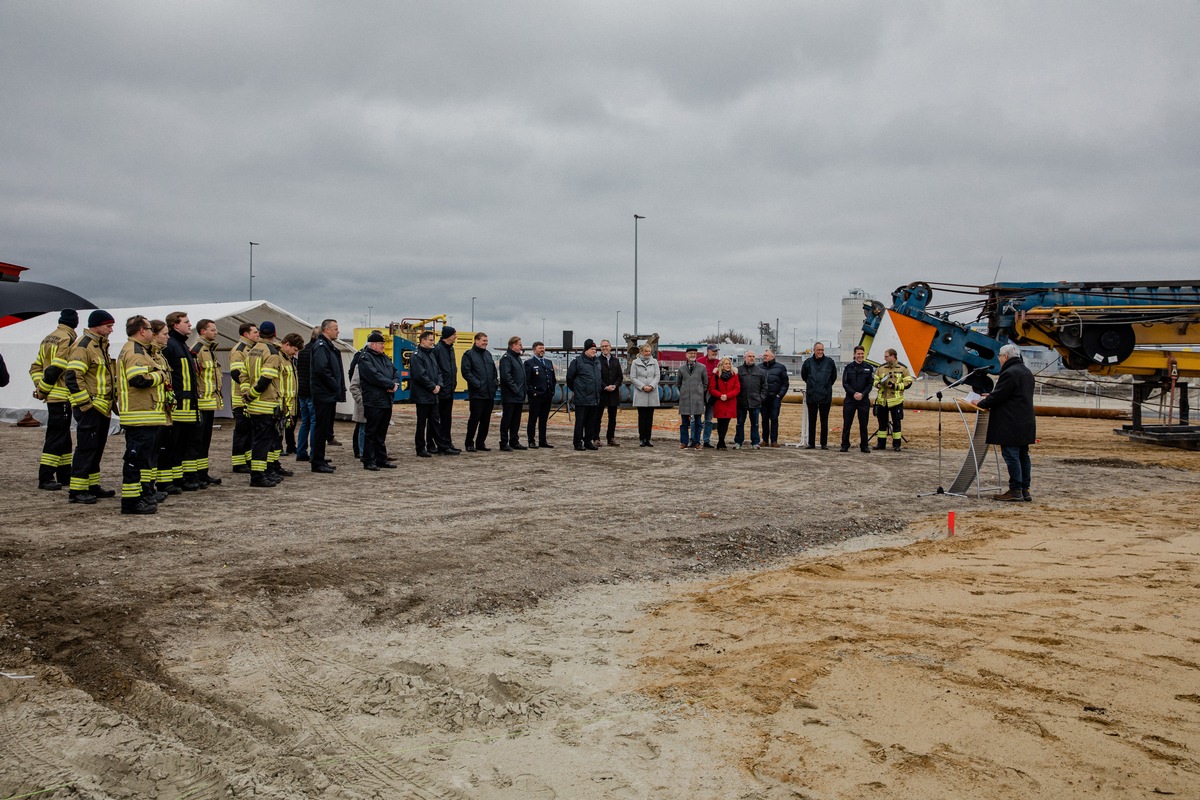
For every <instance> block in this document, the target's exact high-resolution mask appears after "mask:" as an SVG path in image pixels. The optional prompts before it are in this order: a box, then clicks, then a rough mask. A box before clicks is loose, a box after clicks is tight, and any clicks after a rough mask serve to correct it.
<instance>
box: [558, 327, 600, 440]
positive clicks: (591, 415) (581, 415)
mask: <svg viewBox="0 0 1200 800" xmlns="http://www.w3.org/2000/svg"><path fill="white" fill-rule="evenodd" d="M603 387H604V383H603V379H602V378H601V377H600V359H598V358H596V343H595V342H594V341H592V340H591V339H588V340H587V341H585V342H584V343H583V354H582V355H581V356H579V357H578V358H576V359H575V360H574V361H572V362H571V364H570V366H568V367H567V389H569V390H570V391H571V400H572V402H573V403H574V405H575V435H574V443H575V449H576V450H599V449H600V448H599V447H597V446H596V445H595V443H594V442H593V441H592V432H593V431H594V430H598V429H599V428H598V426H599V424H600V423H599V419H600V391H601V389H602V388H603Z"/></svg>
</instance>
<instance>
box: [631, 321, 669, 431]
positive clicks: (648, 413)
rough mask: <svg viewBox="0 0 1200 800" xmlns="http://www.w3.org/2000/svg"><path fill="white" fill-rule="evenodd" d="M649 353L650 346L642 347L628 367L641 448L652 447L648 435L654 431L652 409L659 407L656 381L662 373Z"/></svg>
mask: <svg viewBox="0 0 1200 800" xmlns="http://www.w3.org/2000/svg"><path fill="white" fill-rule="evenodd" d="M651 353H652V351H651V349H650V345H648V344H644V345H642V350H641V352H640V353H639V354H638V357H637V358H635V359H634V360H633V364H631V365H630V367H629V386H630V387H631V388H632V389H633V407H634V408H636V409H637V412H638V438H640V439H641V440H642V444H641V446H642V447H654V445H653V444H652V443H651V442H650V435H651V433H652V432H653V430H654V409H656V408H658V406H659V400H658V381H659V378H660V377H661V374H662V371H661V370H660V369H659V367H658V361H657V360H655V358H654V357H653V356H652V355H651Z"/></svg>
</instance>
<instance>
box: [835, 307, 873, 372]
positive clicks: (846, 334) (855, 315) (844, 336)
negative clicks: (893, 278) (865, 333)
mask: <svg viewBox="0 0 1200 800" xmlns="http://www.w3.org/2000/svg"><path fill="white" fill-rule="evenodd" d="M873 299H874V298H873V297H871V295H869V294H867V292H866V290H865V289H851V290H850V292H849V294H847V295H846V296H845V297H843V298H842V329H841V331H839V332H838V362H839V363H843V364H845V363H848V362H849V361H851V360H852V359H853V358H854V347H855V345H857V344H858V342H859V340H860V339H862V326H863V320H864V319H865V317H864V315H863V303H867V302H870V301H871V300H873Z"/></svg>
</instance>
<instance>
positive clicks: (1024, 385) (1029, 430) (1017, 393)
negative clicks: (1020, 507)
mask: <svg viewBox="0 0 1200 800" xmlns="http://www.w3.org/2000/svg"><path fill="white" fill-rule="evenodd" d="M976 407H977V408H980V409H983V410H985V411H990V412H991V419H990V420H988V430H987V443H988V444H994V445H997V446H999V448H1000V456H1001V457H1002V458H1003V459H1004V464H1005V466H1007V467H1008V491H1007V492H1004V493H1003V494H997V495H992V499H993V500H1001V501H1016V502H1020V501H1025V502H1030V501H1032V500H1033V497H1032V496H1030V494H1029V445H1031V444H1033V443H1034V442H1036V441H1037V417H1036V415H1035V414H1034V411H1033V373H1032V372H1030V371H1029V367H1027V366H1025V361H1024V360H1023V359H1022V358H1021V348H1019V347H1017V346H1016V345H1015V344H1006V345H1004V346H1003V347H1001V348H1000V378H999V379H998V380H997V381H996V388H995V389H993V390H992V392H991V393H990V394H988V395H987V396H985V397H984V398H983V399H982V400H980V401H979V403H978V404H977V406H976Z"/></svg>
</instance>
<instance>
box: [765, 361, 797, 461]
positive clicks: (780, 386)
mask: <svg viewBox="0 0 1200 800" xmlns="http://www.w3.org/2000/svg"><path fill="white" fill-rule="evenodd" d="M762 368H763V374H764V375H765V376H766V383H765V385H764V386H763V405H762V443H763V446H764V447H779V410H780V408H781V407H782V406H783V396H784V395H785V394H787V392H788V386H789V385H790V383H791V382H790V381H789V380H788V371H787V367H785V366H784V365H783V364H780V363H779V362H778V361H776V360H775V352H774V351H773V350H771V348H769V347H768V348H767V349H766V350H763V356H762Z"/></svg>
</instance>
